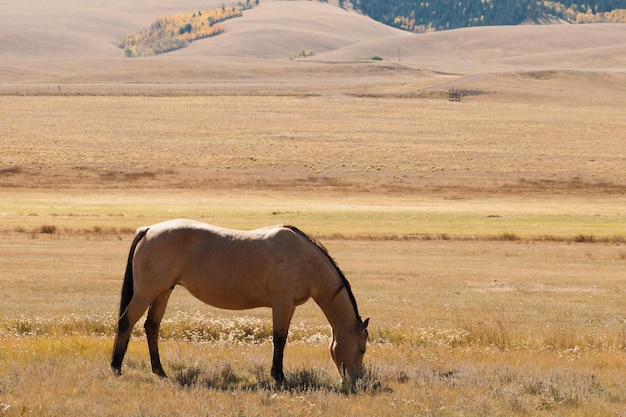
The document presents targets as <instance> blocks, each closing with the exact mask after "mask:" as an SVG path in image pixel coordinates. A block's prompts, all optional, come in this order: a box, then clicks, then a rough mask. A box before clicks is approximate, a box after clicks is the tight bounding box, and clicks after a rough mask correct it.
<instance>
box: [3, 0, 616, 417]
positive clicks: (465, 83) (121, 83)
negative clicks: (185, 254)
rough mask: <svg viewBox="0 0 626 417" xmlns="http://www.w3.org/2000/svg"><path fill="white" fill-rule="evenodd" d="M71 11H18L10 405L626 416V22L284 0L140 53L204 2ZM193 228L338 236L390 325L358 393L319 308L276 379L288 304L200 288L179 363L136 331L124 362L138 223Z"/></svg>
mask: <svg viewBox="0 0 626 417" xmlns="http://www.w3.org/2000/svg"><path fill="white" fill-rule="evenodd" d="M74 3H75V0H63V1H62V2H61V3H58V2H55V3H54V5H55V6H54V7H53V6H51V3H50V2H43V1H42V0H36V4H37V7H38V8H39V9H40V10H41V11H42V13H39V14H35V15H33V14H31V13H30V12H29V10H27V6H26V5H25V4H21V3H19V4H17V3H16V4H8V5H2V6H0V11H2V13H0V23H3V24H2V25H0V34H2V36H3V38H7V39H9V36H10V39H11V42H6V43H4V42H3V43H2V45H0V52H2V55H1V58H0V70H1V71H0V119H1V120H2V123H1V124H0V289H1V290H2V295H3V297H2V303H1V304H0V416H5V415H6V416H58V415H71V416H74V415H81V416H84V415H94V416H119V415H127V416H173V415H181V416H182V415H184V416H190V415H192V416H205V415H206V416H214V415H232V416H265V415H277V416H282V415H302V416H308V415H311V416H313V415H315V416H331V415H333V416H334V415H345V416H357V415H358V416H362V415H376V416H403V415H407V416H415V415H423V416H459V415H464V416H510V415H520V416H555V415H556V416H594V417H598V416H621V415H624V414H626V389H625V388H624V386H625V381H626V380H625V377H624V375H626V315H625V311H626V309H625V307H626V304H625V301H624V300H626V278H625V277H626V243H625V240H626V213H625V210H624V208H625V207H626V195H625V191H626V176H625V175H624V173H625V172H626V133H624V132H626V129H625V127H626V126H625V120H626V94H625V93H626V75H625V74H624V71H623V63H624V60H623V56H624V55H623V53H622V51H623V42H624V41H623V39H626V38H624V36H623V34H624V28H625V27H626V26H622V25H583V26H576V25H571V26H570V25H555V26H531V25H529V26H523V27H521V26H520V27H510V28H471V29H466V30H459V31H449V32H445V33H444V32H442V33H433V34H424V35H423V36H419V35H414V34H407V33H403V32H399V31H397V30H395V29H391V28H385V27H382V26H380V25H379V24H377V23H374V22H371V21H369V20H368V19H366V18H365V17H363V16H360V15H358V14H356V13H354V12H352V11H346V10H342V9H340V8H338V7H336V4H335V3H336V2H332V1H331V2H330V4H325V3H320V2H304V1H291V2H278V1H270V0H267V1H265V2H261V3H260V5H259V6H258V7H255V8H254V9H253V10H251V11H249V12H246V13H244V16H243V17H241V18H238V19H233V20H232V21H228V22H225V23H224V25H225V33H224V35H223V37H222V36H218V37H214V38H211V39H208V40H203V41H198V42H194V43H193V44H192V45H190V46H189V47H188V48H186V49H184V50H181V51H177V52H176V53H174V54H172V55H168V56H161V57H158V58H147V59H135V60H126V59H124V58H123V51H121V50H119V49H118V48H117V47H116V46H115V44H116V42H118V41H119V39H121V37H122V36H124V35H127V34H129V33H135V32H138V31H140V30H141V29H142V28H144V27H145V26H146V25H148V24H149V23H150V22H151V21H154V20H155V19H156V18H158V17H160V16H164V15H168V14H172V13H177V12H184V11H189V10H194V8H196V9H197V8H198V7H199V4H198V3H196V2H194V1H191V0H184V1H182V2H180V4H178V5H177V6H176V7H186V9H185V10H174V8H173V7H172V6H162V5H153V4H152V3H153V2H147V1H146V0H140V1H139V2H138V5H136V6H133V7H136V8H133V7H131V6H130V5H128V4H126V3H127V2H121V1H117V0H116V1H114V2H112V3H111V4H110V5H109V6H107V7H108V10H104V8H103V6H102V5H96V4H85V5H83V7H82V8H81V9H80V12H77V11H74V10H75V8H74V7H71V5H72V4H74ZM209 3H210V4H209V5H208V6H206V5H204V3H202V7H209V6H210V7H213V6H215V7H217V6H219V5H220V4H221V3H220V4H218V3H217V2H213V1H212V0H211V1H210V2H209ZM214 3H215V4H214ZM61 6H64V7H61ZM139 6H141V7H139ZM139 9H141V12H139V11H138V10H139ZM59 10H64V11H65V12H63V13H69V14H67V15H66V14H63V15H60V14H59V13H60V12H59ZM68 11H69V12H68ZM76 13H79V14H76ZM25 16H29V19H35V23H37V22H38V23H37V24H34V25H33V27H34V29H33V30H32V31H30V32H28V33H23V32H20V31H17V30H15V29H16V28H17V27H19V23H20V22H21V21H23V20H24V19H25ZM44 16H45V18H44ZM102 16H106V17H107V18H106V19H101V17H102ZM37 19H39V20H37ZM294 21H297V22H298V25H291V24H290V22H294ZM320 22H323V23H324V24H321V23H320ZM268 24H269V25H270V26H271V27H272V28H273V30H274V32H272V33H273V36H274V37H275V38H271V36H269V35H268V34H267V33H266V32H265V31H264V28H266V27H267V25H268ZM16 25H17V26H16ZM333 28H334V29H333ZM51 34H54V36H51ZM77 34H82V35H81V36H77ZM312 34H314V36H312ZM266 36H269V38H271V39H274V40H273V41H272V42H267V39H268V38H266ZM276 39H283V41H276ZM546 39H550V42H544V40H546ZM233 45H236V46H237V48H233ZM607 45H608V46H607ZM301 50H313V51H314V52H315V54H314V55H313V57H311V58H310V59H296V60H290V59H288V57H289V56H291V55H292V54H293V53H294V52H297V51H301ZM375 55H376V56H380V57H383V58H384V59H383V61H371V60H368V59H367V58H368V57H372V56H375ZM451 89H458V90H461V91H462V92H463V94H464V95H463V97H462V100H461V103H451V102H449V101H448V96H447V94H448V91H449V90H451ZM177 217H187V218H193V219H197V220H202V221H205V222H209V223H214V224H218V225H222V226H227V227H233V228H243V229H251V228H256V227H262V226H266V225H269V224H279V223H290V224H294V225H296V226H298V227H299V228H301V229H302V230H304V231H305V232H307V233H309V234H310V235H311V236H313V237H315V238H317V239H318V240H320V241H321V242H322V243H323V244H324V245H325V246H326V247H327V248H328V250H329V252H330V254H331V255H332V256H333V258H334V259H335V260H336V261H337V263H338V264H339V266H340V267H341V268H342V270H343V271H344V273H345V275H346V276H347V278H348V279H349V280H350V283H351V284H352V288H353V291H354V293H355V296H356V299H357V301H358V304H359V311H360V312H361V314H362V315H363V317H370V319H371V320H370V344H369V347H368V351H367V354H366V356H365V364H366V367H367V374H366V377H365V378H364V379H363V380H362V381H360V382H359V383H358V384H357V385H356V386H355V387H353V388H351V387H343V386H341V385H340V384H339V382H338V379H339V376H338V375H337V373H336V370H335V369H334V365H333V364H332V360H331V358H330V355H329V353H328V344H329V342H330V330H329V327H328V324H327V322H326V320H325V318H324V316H323V314H322V313H321V311H320V310H319V308H318V307H317V306H316V305H315V304H314V303H312V302H309V303H307V304H305V305H303V306H302V307H300V308H299V309H298V310H297V311H296V315H295V317H294V321H293V324H292V328H291V333H290V338H289V340H288V343H287V347H286V352H285V371H286V376H287V379H288V384H287V386H286V387H283V388H279V387H276V386H274V385H273V383H272V380H271V377H270V375H269V374H270V361H271V352H272V343H271V326H270V312H269V311H268V310H262V309H260V310H252V311H244V312H231V311H223V310H217V309H214V308H212V307H209V306H205V305H203V304H202V303H200V302H199V301H197V300H195V299H193V297H191V296H190V295H189V294H188V293H187V292H186V291H185V290H184V289H182V288H178V289H177V290H176V291H175V292H174V294H173V296H172V299H171V301H170V304H169V307H168V311H167V313H166V316H165V319H164V322H163V327H162V341H161V353H162V359H163V362H164V367H165V370H166V371H167V372H168V373H169V375H170V378H169V379H159V378H157V377H154V376H152V375H151V374H150V371H149V368H150V365H149V356H148V352H147V345H146V342H145V336H144V335H143V328H142V326H140V325H138V326H137V327H136V329H135V333H134V336H133V338H132V339H131V343H130V348H129V352H128V354H127V357H126V360H125V363H124V368H123V371H124V374H123V375H122V376H121V377H114V376H113V374H112V372H111V371H110V370H109V361H110V354H111V349H112V345H113V337H114V330H115V329H114V326H115V321H116V318H115V314H116V311H117V309H118V303H119V292H120V289H121V281H122V275H123V271H124V268H125V263H126V257H127V254H128V249H129V245H130V242H131V241H132V237H133V234H134V231H135V229H136V228H137V227H139V226H143V225H148V224H152V223H155V222H158V221H161V220H165V219H171V218H177Z"/></svg>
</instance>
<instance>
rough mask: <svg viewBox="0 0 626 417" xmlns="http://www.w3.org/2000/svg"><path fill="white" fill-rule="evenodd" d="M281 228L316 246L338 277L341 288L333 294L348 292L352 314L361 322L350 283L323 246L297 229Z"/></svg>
mask: <svg viewBox="0 0 626 417" xmlns="http://www.w3.org/2000/svg"><path fill="white" fill-rule="evenodd" d="M283 227H286V228H287V229H289V230H291V231H293V232H294V233H296V234H297V235H298V236H301V237H303V238H305V239H306V240H308V241H309V242H311V243H312V244H313V245H315V246H317V248H318V249H319V250H320V251H321V252H322V253H323V254H324V256H326V258H327V259H328V260H329V261H330V263H331V265H332V266H333V267H334V268H335V271H337V275H339V277H340V278H341V286H340V287H339V288H338V289H337V292H336V293H335V295H337V294H338V293H339V292H340V291H341V289H342V288H345V289H346V291H347V292H348V297H349V298H350V302H351V303H352V306H353V307H354V313H355V314H356V316H357V318H358V319H359V321H362V320H361V316H360V315H359V308H358V307H357V305H356V298H354V294H353V293H352V288H350V283H349V282H348V279H347V278H346V276H345V275H344V274H343V272H341V269H339V266H338V265H337V262H335V260H334V259H333V258H332V256H330V254H329V253H328V250H327V249H326V248H325V247H324V245H322V244H321V243H320V242H318V241H317V240H315V239H313V238H312V237H311V236H309V235H307V234H306V233H304V232H303V231H302V230H300V229H298V228H297V227H295V226H291V225H284V226H283Z"/></svg>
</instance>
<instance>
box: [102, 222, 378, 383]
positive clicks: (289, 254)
mask: <svg viewBox="0 0 626 417" xmlns="http://www.w3.org/2000/svg"><path fill="white" fill-rule="evenodd" d="M176 285H181V286H184V287H185V288H186V289H187V290H188V291H189V292H190V293H191V294H192V295H194V296H195V297H196V298H198V299H199V300H201V301H203V302H204V303H206V304H209V305H212V306H214V307H217V308H222V309H228V310H245V309H250V308H257V307H269V308H271V309H272V341H273V348H274V352H273V359H272V368H271V375H272V377H273V378H274V380H275V381H276V383H277V384H281V383H284V382H285V375H284V373H283V352H284V349H285V344H286V342H287V335H288V331H289V325H290V323H291V319H292V317H293V313H294V311H295V308H296V307H297V306H299V305H301V304H304V303H305V302H306V301H307V300H309V299H310V298H313V300H315V302H316V303H317V305H318V306H319V307H320V308H321V310H322V311H323V313H324V315H325V316H326V319H327V320H328V322H329V323H330V325H331V327H332V341H331V344H330V354H331V357H332V360H333V361H334V363H335V365H336V367H337V370H338V371H339V374H340V376H341V379H342V381H343V382H346V381H347V380H348V381H354V380H355V379H357V378H360V377H362V375H363V356H364V354H365V350H366V346H367V339H368V331H367V326H368V323H369V318H368V319H366V320H362V319H361V316H360V315H359V310H358V308H357V303H356V299H355V297H354V294H353V293H352V290H351V288H350V283H349V282H348V280H347V279H346V277H345V276H344V274H343V273H342V272H341V270H340V269H339V267H338V266H337V264H336V263H335V261H334V260H333V259H332V258H331V256H330V255H329V254H328V251H327V250H326V248H325V247H324V246H323V245H322V244H320V243H319V242H317V241H316V240H314V239H313V238H311V237H309V236H308V235H307V234H305V233H304V232H302V231H301V230H299V229H298V228H296V227H294V226H289V225H280V226H269V227H265V228H262V229H257V230H250V231H243V230H234V229H226V228H222V227H218V226H213V225H209V224H206V223H201V222H197V221H193V220H185V219H177V220H169V221H165V222H162V223H157V224H154V225H152V226H144V227H140V228H139V229H137V233H136V235H135V238H134V240H133V242H132V244H131V247H130V252H129V255H128V262H127V265H126V273H125V275H124V282H123V284H122V293H121V300H120V308H119V320H118V325H117V332H116V335H115V344H114V347H113V357H112V361H111V369H112V370H113V371H114V372H115V373H116V374H117V375H121V369H122V361H123V359H124V355H125V353H126V349H127V347H128V341H129V339H130V335H131V331H132V329H133V327H134V325H135V324H136V323H137V321H138V320H139V319H140V318H141V317H142V316H143V315H144V313H145V312H146V310H148V315H147V318H146V321H145V324H144V328H145V331H146V338H147V340H148V349H149V352H150V363H151V367H152V372H153V373H154V374H155V375H158V376H161V377H167V375H166V374H165V372H164V370H163V367H162V365H161V360H160V357H159V347H158V338H159V328H160V324H161V320H162V318H163V315H164V314H165V309H166V307H167V302H168V300H169V298H170V295H171V293H172V291H173V289H174V287H175V286H176ZM348 378H349V379H348Z"/></svg>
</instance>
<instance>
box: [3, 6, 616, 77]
mask: <svg viewBox="0 0 626 417" xmlns="http://www.w3.org/2000/svg"><path fill="white" fill-rule="evenodd" d="M222 3H223V2H221V0H219V1H218V0H209V1H206V0H205V1H195V0H183V1H180V2H177V3H176V4H175V5H174V3H170V4H164V3H160V2H156V3H155V2H151V1H148V0H138V1H135V2H132V4H131V3H130V2H125V1H123V0H113V1H111V2H107V3H99V2H80V1H78V0H59V1H57V2H48V1H45V0H33V1H31V2H28V3H23V2H3V3H2V4H1V5H0V38H1V39H2V40H3V41H2V42H1V43H0V84H4V85H11V84H14V83H86V82H94V83H103V82H113V83H140V82H167V83H172V82H188V83H197V82H210V81H216V80H219V82H222V83H224V82H251V80H253V79H256V80H260V81H262V82H269V81H272V80H273V82H286V81H287V80H290V81H291V82H294V83H296V82H307V80H318V81H317V82H320V81H319V78H320V77H325V80H326V81H327V80H329V79H330V78H332V76H333V74H338V73H340V72H345V71H347V73H345V74H344V78H343V79H345V77H346V76H349V77H352V79H353V81H354V82H366V81H365V80H367V79H368V77H370V78H371V79H372V80H374V79H376V80H379V79H380V78H381V77H384V76H387V75H389V76H390V77H392V78H393V81H394V82H406V81H407V80H410V79H411V77H414V76H415V70H416V69H423V70H431V71H438V72H447V73H455V74H477V73H493V72H510V71H517V70H574V71H612V72H623V71H625V69H626V25H623V24H590V25H568V24H555V25H522V26H499V27H476V28H464V29H456V30H450V31H444V32H435V33H427V34H412V33H408V32H404V31H400V30H398V29H395V28H391V27H389V26H385V25H383V24H381V23H378V22H376V21H374V20H372V19H370V18H368V17H366V16H364V15H361V14H359V13H357V12H355V11H353V10H345V9H342V8H339V7H337V5H336V4H332V3H327V2H318V1H280V0H262V1H261V2H260V4H259V6H257V7H255V8H253V9H252V10H247V11H246V12H245V13H244V15H243V17H240V18H235V19H232V20H229V21H227V22H224V23H223V25H224V27H225V33H224V34H222V35H219V36H216V37H213V38H208V39H204V40H200V41H195V42H193V43H192V44H191V45H190V46H189V47H187V48H185V49H182V50H178V51H175V52H171V53H168V54H164V55H160V56H157V57H151V58H134V59H129V58H125V57H124V54H123V51H122V50H121V49H119V48H118V47H117V45H116V44H117V42H118V41H119V40H120V38H121V37H122V36H124V35H127V34H130V33H134V32H137V31H140V30H142V29H143V28H145V27H147V26H149V25H150V23H151V22H152V21H154V20H155V19H157V18H158V17H161V16H166V15H169V14H174V13H177V12H181V11H190V10H195V9H200V8H207V7H221V4H222ZM301 50H311V51H313V52H314V55H313V56H312V57H310V58H307V59H306V60H304V59H298V60H290V59H289V57H290V56H293V54H294V53H297V52H298V51H301ZM372 57H379V58H382V59H383V64H381V65H379V66H378V67H376V68H374V67H375V66H374V65H370V66H363V65H352V64H354V63H359V62H370V63H371V62H372V61H371V60H370V61H368V59H370V58H372ZM303 61H305V62H306V63H303ZM330 63H332V64H333V65H332V66H330V67H329V64H330ZM338 63H341V65H338ZM364 68H366V69H364ZM346 74H347V75H346Z"/></svg>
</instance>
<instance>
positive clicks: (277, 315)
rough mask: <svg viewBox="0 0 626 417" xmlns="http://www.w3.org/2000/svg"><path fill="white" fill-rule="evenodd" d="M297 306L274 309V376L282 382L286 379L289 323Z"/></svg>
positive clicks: (275, 307)
mask: <svg viewBox="0 0 626 417" xmlns="http://www.w3.org/2000/svg"><path fill="white" fill-rule="evenodd" d="M294 310H295V307H293V305H289V306H276V305H275V306H274V307H273V309H272V325H273V331H272V338H273V342H274V357H273V359H272V377H273V378H274V380H275V381H276V382H277V383H279V384H282V383H283V382H284V381H285V374H284V373H283V354H284V352H285V344H286V343H287V335H288V333H289V324H290V323H291V318H292V317H293V312H294Z"/></svg>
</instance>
